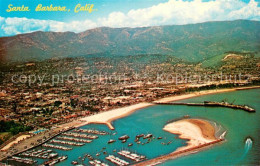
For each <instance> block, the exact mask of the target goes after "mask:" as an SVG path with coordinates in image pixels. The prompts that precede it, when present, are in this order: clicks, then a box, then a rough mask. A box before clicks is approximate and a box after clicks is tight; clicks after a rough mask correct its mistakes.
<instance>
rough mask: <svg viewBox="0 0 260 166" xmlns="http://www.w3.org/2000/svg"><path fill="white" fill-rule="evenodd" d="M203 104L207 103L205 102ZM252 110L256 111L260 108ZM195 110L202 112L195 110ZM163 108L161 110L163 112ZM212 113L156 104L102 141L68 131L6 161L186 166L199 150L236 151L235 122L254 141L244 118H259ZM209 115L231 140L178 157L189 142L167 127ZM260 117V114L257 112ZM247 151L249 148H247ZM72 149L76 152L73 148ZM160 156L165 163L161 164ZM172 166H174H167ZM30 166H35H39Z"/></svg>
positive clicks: (237, 113) (120, 122) (98, 127)
mask: <svg viewBox="0 0 260 166" xmlns="http://www.w3.org/2000/svg"><path fill="white" fill-rule="evenodd" d="M223 98H224V97H223V96H220V97H219V100H222V99H223ZM201 100H202V101H205V100H204V99H203V98H202V99H201ZM183 102H184V103H199V100H195V99H194V100H191V99H189V100H187V101H183ZM238 103H239V104H240V103H243V102H241V101H239V100H238ZM252 106H254V107H256V106H255V105H252ZM184 108H185V109H184ZM175 109H182V112H181V114H178V113H177V112H175V111H174V110H175ZM194 109H195V110H196V111H194ZM158 110H161V111H160V112H158ZM207 110H208V109H205V108H203V107H192V106H190V107H185V106H182V105H175V106H171V105H156V106H154V107H150V108H145V109H143V110H142V111H139V112H136V113H135V114H133V115H131V116H128V117H126V118H123V119H119V120H116V121H115V122H113V125H114V126H115V131H114V132H113V134H107V135H100V136H99V138H98V139H96V140H93V139H85V138H80V137H74V136H65V135H63V133H61V134H60V135H57V136H56V137H55V138H52V139H50V140H49V141H48V142H47V143H46V144H43V145H42V146H38V147H37V148H35V149H31V150H28V151H25V152H22V153H20V154H19V155H18V154H17V155H14V157H16V156H18V157H19V158H16V159H11V157H10V158H9V159H8V160H5V162H7V164H11V165H16V163H17V165H19V163H22V164H25V162H32V161H30V160H28V159H32V160H35V161H36V162H37V165H38V164H39V165H41V164H42V165H43V164H44V163H45V164H48V163H50V165H51V164H54V165H57V166H63V165H71V164H72V162H73V161H74V162H73V163H74V165H96V166H98V165H104V166H106V165H139V164H140V165H142V164H143V165H153V164H156V163H157V164H160V163H164V164H165V165H166V166H171V165H173V164H174V163H177V164H183V160H179V158H178V157H185V156H186V155H188V154H194V155H191V156H194V158H196V156H197V155H196V153H198V152H199V154H201V155H202V156H204V153H203V152H200V151H202V150H204V149H205V150H207V153H212V152H215V148H214V147H215V146H218V148H219V149H220V151H221V152H225V149H226V147H230V145H233V144H234V143H233V142H232V139H231V138H230V134H232V137H233V136H238V135H239V133H235V132H232V130H228V129H229V128H230V126H232V125H233V123H236V124H240V123H242V124H243V126H241V127H242V128H241V129H243V130H241V132H242V133H243V136H240V137H241V138H244V137H245V138H246V137H248V135H247V133H248V132H247V131H249V130H250V129H251V126H248V125H246V123H244V121H243V120H244V119H245V120H246V122H247V123H248V122H249V121H250V123H251V121H252V123H254V122H256V121H257V119H253V120H252V118H247V117H246V116H245V115H247V114H248V113H246V112H244V111H222V112H223V114H219V110H228V109H227V108H217V107H216V108H212V109H211V111H208V112H207ZM228 113H229V114H232V116H234V117H235V118H236V119H238V121H237V122H232V123H231V122H230V120H229V118H230V117H229V118H227V117H228V116H227V115H228ZM204 114H206V115H207V118H208V119H213V120H215V119H216V121H212V124H213V125H214V126H215V127H216V129H217V131H218V130H220V131H219V132H217V134H218V133H221V131H223V130H225V131H227V136H228V138H227V141H223V140H221V139H219V140H218V141H219V142H218V141H216V142H211V143H208V144H202V145H201V146H197V147H193V148H189V149H183V150H180V151H178V153H176V152H174V151H175V150H176V149H178V148H180V147H183V146H185V145H186V140H182V139H179V138H178V135H174V134H171V133H168V132H165V131H163V130H162V126H164V125H165V124H166V123H169V122H174V121H176V120H179V119H187V118H184V115H189V118H188V119H190V118H194V117H203V115H204ZM256 115H259V114H258V112H256ZM258 117H259V116H258ZM151 119H156V120H158V124H157V125H153V122H152V121H151ZM136 122H138V125H136ZM215 122H216V123H215ZM217 122H220V124H221V123H224V124H227V125H226V126H223V127H220V124H219V123H217ZM133 128H135V130H130V129H133ZM222 128H223V129H222ZM76 129H84V130H89V129H91V130H98V131H105V130H108V131H109V129H108V128H107V126H105V125H99V124H90V125H86V126H82V127H80V128H76ZM106 132H107V131H106ZM66 133H73V134H75V136H76V135H77V134H80V135H81V134H82V132H75V131H74V129H73V130H71V131H70V132H68V131H66V132H65V134H66ZM107 133H109V132H107ZM84 135H86V134H84ZM87 135H88V134H87ZM89 135H92V134H89ZM119 138H120V139H121V140H120V139H119ZM252 138H254V140H255V139H257V137H255V136H254V135H252ZM63 140H65V141H66V142H75V143H86V142H82V141H79V140H88V141H91V142H89V143H88V144H87V143H86V144H85V145H82V146H78V147H70V146H74V145H69V144H68V147H66V146H59V145H56V144H58V143H57V142H55V141H63ZM123 140H127V142H126V143H122V142H121V141H123ZM243 140H244V139H242V141H243ZM52 141H54V142H52ZM109 142H110V143H109ZM222 142H223V143H222ZM148 143H149V144H148ZM218 143H222V144H221V145H215V144H218ZM254 143H256V142H254ZM64 145H66V144H64ZM129 145H131V146H129ZM47 147H48V148H47ZM209 147H212V148H209ZM222 147H223V148H222ZM242 147H243V148H244V145H243V146H242ZM49 148H50V149H49ZM68 148H70V150H68ZM72 148H73V149H72ZM243 148H242V149H241V148H240V149H239V148H238V149H239V150H240V151H241V150H243ZM151 149H156V151H151ZM137 152H138V153H137ZM135 154H136V155H135ZM230 154H231V156H232V157H233V158H235V156H236V157H237V156H238V155H239V154H238V153H236V152H233V153H230ZM236 154H237V155H236ZM168 155H169V156H168ZM61 156H68V158H67V159H66V160H63V161H62V162H59V161H60V160H57V159H58V158H59V157H61ZM92 156H93V157H92ZM141 156H142V157H141ZM160 157H161V158H163V160H161V158H160ZM168 157H169V158H171V159H172V158H173V159H175V160H167V158H168ZM158 158H159V159H160V160H157V159H158ZM153 159H156V160H153ZM203 159H204V160H207V162H210V161H211V159H212V160H213V158H210V157H205V156H204V157H203ZM16 160H17V161H16ZM151 160H152V161H151ZM165 160H167V161H165ZM35 161H34V162H35ZM226 161H228V160H227V158H226V159H225V160H222V159H221V162H222V163H226ZM186 162H188V163H189V164H192V163H193V162H192V161H191V162H189V160H186ZM199 162H200V161H197V162H195V163H199ZM167 163H170V164H168V165H167ZM172 163H173V164H172ZM226 164H227V163H226ZM29 165H35V163H33V164H29Z"/></svg>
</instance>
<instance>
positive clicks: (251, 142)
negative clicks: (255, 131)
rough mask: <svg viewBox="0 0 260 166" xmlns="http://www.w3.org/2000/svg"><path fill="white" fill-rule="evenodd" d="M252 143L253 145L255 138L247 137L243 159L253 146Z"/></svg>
mask: <svg viewBox="0 0 260 166" xmlns="http://www.w3.org/2000/svg"><path fill="white" fill-rule="evenodd" d="M252 145H253V140H252V139H251V138H247V139H246V141H245V152H244V154H243V156H242V159H243V158H244V157H245V156H246V155H247V153H248V152H249V150H250V149H251V148H252Z"/></svg>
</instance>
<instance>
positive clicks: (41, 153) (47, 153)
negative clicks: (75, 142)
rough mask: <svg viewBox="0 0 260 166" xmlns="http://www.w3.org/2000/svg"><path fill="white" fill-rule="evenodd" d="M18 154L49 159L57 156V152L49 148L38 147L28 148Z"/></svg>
mask: <svg viewBox="0 0 260 166" xmlns="http://www.w3.org/2000/svg"><path fill="white" fill-rule="evenodd" d="M19 155H20V156H26V157H35V158H41V159H50V158H54V157H57V156H58V153H53V152H52V150H50V149H48V150H47V149H40V150H29V151H26V152H23V153H21V154H19Z"/></svg>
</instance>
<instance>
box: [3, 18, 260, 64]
mask: <svg viewBox="0 0 260 166" xmlns="http://www.w3.org/2000/svg"><path fill="white" fill-rule="evenodd" d="M259 29H260V22H259V21H249V20H236V21H217V22H205V23H198V24H187V25H164V26H151V27H138V28H128V27H126V28H109V27H99V28H94V29H90V30H86V31H83V32H80V33H74V32H42V31H37V32H32V33H27V34H19V35H16V36H12V37H1V38H0V59H1V61H32V60H44V59H49V58H53V57H77V56H82V55H86V56H87V55H91V54H103V55H106V56H110V55H113V56H125V55H139V54H161V55H172V56H174V57H177V58H181V59H184V60H188V61H194V62H197V61H202V60H205V59H208V58H211V57H213V56H216V55H219V54H223V53H225V52H227V51H240V52H243V51H246V52H248V51H249V52H259V51H260V44H259V43H260V42H259V41H260V33H259V31H260V30H259Z"/></svg>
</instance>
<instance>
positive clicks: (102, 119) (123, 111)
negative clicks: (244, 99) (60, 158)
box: [74, 86, 260, 130]
mask: <svg viewBox="0 0 260 166" xmlns="http://www.w3.org/2000/svg"><path fill="white" fill-rule="evenodd" d="M253 88H260V86H252V87H238V88H228V89H215V90H205V91H199V92H193V93H189V94H183V95H176V96H171V97H165V98H162V99H159V100H156V101H154V102H173V101H178V100H183V99H189V98H192V97H198V96H202V95H209V94H216V93H223V92H231V91H236V90H243V89H253ZM152 105H154V104H152V103H146V102H143V103H139V104H134V105H131V106H126V107H122V108H116V109H112V110H110V111H106V112H102V113H98V114H95V115H92V116H88V117H84V118H82V119H80V123H79V122H77V123H75V124H74V126H75V127H80V126H84V125H87V124H91V123H96V124H106V125H107V126H108V127H109V128H110V129H111V130H113V129H114V127H113V125H112V122H113V121H114V120H116V119H120V118H123V117H126V116H128V115H130V114H132V113H134V112H135V111H137V110H140V109H141V108H145V107H149V106H152Z"/></svg>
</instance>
